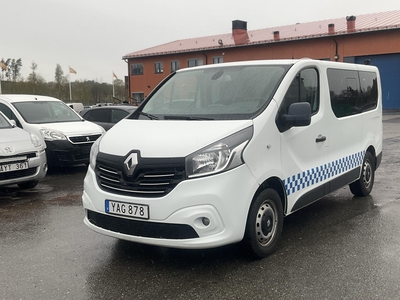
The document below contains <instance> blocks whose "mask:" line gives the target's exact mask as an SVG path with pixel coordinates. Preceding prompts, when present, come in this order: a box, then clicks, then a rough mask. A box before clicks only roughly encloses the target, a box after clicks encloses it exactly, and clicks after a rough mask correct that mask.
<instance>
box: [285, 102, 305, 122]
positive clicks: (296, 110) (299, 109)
mask: <svg viewBox="0 0 400 300" xmlns="http://www.w3.org/2000/svg"><path fill="white" fill-rule="evenodd" d="M282 122H283V124H285V125H286V126H290V127H291V126H308V125H310V123H311V106H310V103H308V102H296V103H293V104H291V105H290V106H289V110H288V113H287V114H284V115H282Z"/></svg>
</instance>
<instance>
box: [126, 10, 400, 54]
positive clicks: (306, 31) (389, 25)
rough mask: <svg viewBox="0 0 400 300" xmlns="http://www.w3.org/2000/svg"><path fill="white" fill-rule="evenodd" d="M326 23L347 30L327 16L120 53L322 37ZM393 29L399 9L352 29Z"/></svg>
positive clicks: (360, 19) (365, 18) (366, 18)
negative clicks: (243, 34) (244, 37)
mask: <svg viewBox="0 0 400 300" xmlns="http://www.w3.org/2000/svg"><path fill="white" fill-rule="evenodd" d="M329 24H334V26H335V27H334V28H335V29H334V30H335V33H334V34H336V35H340V34H347V33H348V32H347V20H346V18H340V19H330V20H322V21H315V22H308V23H298V24H294V25H286V26H279V27H272V28H266V29H258V30H248V31H247V34H248V37H249V41H248V42H247V43H245V44H240V45H238V44H235V42H234V39H233V35H232V32H231V33H225V34H218V35H213V36H206V37H198V38H191V39H184V40H177V41H174V42H170V43H167V44H163V45H159V46H155V47H151V48H147V49H143V50H139V51H136V52H132V53H128V54H126V55H125V56H123V59H127V58H135V57H144V56H155V55H165V54H172V53H182V52H192V51H201V50H211V49H221V48H230V47H235V46H247V45H255V44H266V43H272V42H275V40H274V31H279V37H280V41H287V40H296V39H307V38H315V37H322V36H327V35H329V34H328V25H329ZM395 28H400V10H396V11H390V12H381V13H374V14H366V15H359V16H356V20H355V31H354V32H355V33H357V32H366V31H377V30H387V29H395ZM219 40H222V43H223V44H222V45H220V44H218V41H219Z"/></svg>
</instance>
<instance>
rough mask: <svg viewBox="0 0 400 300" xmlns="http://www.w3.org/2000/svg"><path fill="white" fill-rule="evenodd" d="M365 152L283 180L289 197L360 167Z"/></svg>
mask: <svg viewBox="0 0 400 300" xmlns="http://www.w3.org/2000/svg"><path fill="white" fill-rule="evenodd" d="M364 156H365V151H361V152H357V153H355V154H352V155H349V156H346V157H344V158H341V159H337V160H334V161H332V162H330V163H328V164H324V165H321V166H319V167H315V168H312V169H310V170H307V171H303V172H300V173H298V174H297V175H293V176H290V177H288V178H287V179H285V180H283V184H284V186H285V189H286V193H287V195H288V196H289V195H291V194H293V193H295V192H298V191H300V190H301V189H304V188H307V187H309V186H312V185H314V184H317V183H319V182H322V181H325V180H327V179H329V178H331V177H334V176H336V175H339V174H342V173H345V172H347V171H350V170H352V169H354V168H356V167H358V166H360V165H361V164H362V162H363V160H364Z"/></svg>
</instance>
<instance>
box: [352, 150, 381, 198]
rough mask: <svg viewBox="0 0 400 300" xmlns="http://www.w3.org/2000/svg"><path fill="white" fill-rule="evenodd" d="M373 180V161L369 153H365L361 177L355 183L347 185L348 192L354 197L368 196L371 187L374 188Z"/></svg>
mask: <svg viewBox="0 0 400 300" xmlns="http://www.w3.org/2000/svg"><path fill="white" fill-rule="evenodd" d="M374 179H375V160H374V157H373V155H372V154H371V152H367V153H366V154H365V157H364V161H363V164H362V170H361V176H360V178H359V179H358V180H357V181H355V182H353V183H351V184H350V185H349V186H350V191H351V192H352V193H353V195H354V196H358V197H364V196H368V195H369V194H370V193H371V191H372V187H373V186H374Z"/></svg>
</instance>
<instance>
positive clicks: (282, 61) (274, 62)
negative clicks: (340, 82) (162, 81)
mask: <svg viewBox="0 0 400 300" xmlns="http://www.w3.org/2000/svg"><path fill="white" fill-rule="evenodd" d="M304 62H309V63H312V64H314V65H315V64H317V65H321V66H326V67H332V68H339V67H340V68H345V69H346V68H356V69H376V67H375V66H372V65H363V64H352V63H345V62H336V61H325V60H317V59H311V58H301V59H266V60H249V61H236V62H226V63H220V64H211V65H202V66H196V67H191V68H184V69H179V70H177V71H176V72H177V73H178V72H179V73H180V72H190V70H193V69H208V68H221V67H231V66H232V67H233V66H268V65H294V64H297V63H304Z"/></svg>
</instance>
